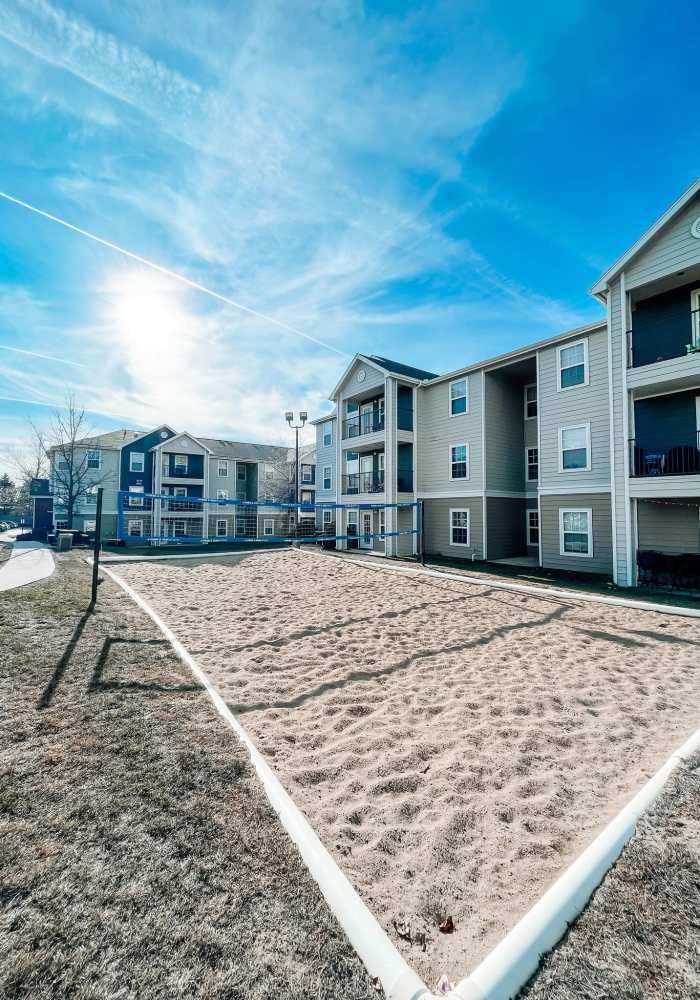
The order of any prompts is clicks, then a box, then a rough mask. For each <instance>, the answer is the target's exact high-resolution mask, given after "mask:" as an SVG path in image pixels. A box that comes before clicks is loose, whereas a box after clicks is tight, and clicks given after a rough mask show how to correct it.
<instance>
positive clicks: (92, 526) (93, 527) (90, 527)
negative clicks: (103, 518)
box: [83, 521, 97, 532]
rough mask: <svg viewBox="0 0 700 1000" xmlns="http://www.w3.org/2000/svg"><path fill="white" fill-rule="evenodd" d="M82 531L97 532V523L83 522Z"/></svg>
mask: <svg viewBox="0 0 700 1000" xmlns="http://www.w3.org/2000/svg"><path fill="white" fill-rule="evenodd" d="M83 531H88V532H90V531H97V521H83Z"/></svg>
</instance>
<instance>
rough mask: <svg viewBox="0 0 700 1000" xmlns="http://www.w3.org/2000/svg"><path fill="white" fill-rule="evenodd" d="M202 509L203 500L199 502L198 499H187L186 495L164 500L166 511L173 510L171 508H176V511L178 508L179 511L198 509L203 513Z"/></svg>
mask: <svg viewBox="0 0 700 1000" xmlns="http://www.w3.org/2000/svg"><path fill="white" fill-rule="evenodd" d="M202 509H203V505H202V501H201V500H200V501H199V502H197V501H196V500H187V499H186V498H185V497H178V498H177V499H176V500H164V501H163V510H164V511H166V510H167V511H171V510H174V511H177V510H179V511H198V512H199V513H200V514H201V513H202Z"/></svg>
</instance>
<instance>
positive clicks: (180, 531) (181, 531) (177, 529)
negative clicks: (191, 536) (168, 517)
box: [173, 521, 185, 538]
mask: <svg viewBox="0 0 700 1000" xmlns="http://www.w3.org/2000/svg"><path fill="white" fill-rule="evenodd" d="M173 535H175V537H176V538H184V537H185V522H184V521H173Z"/></svg>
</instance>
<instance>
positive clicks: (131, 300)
mask: <svg viewBox="0 0 700 1000" xmlns="http://www.w3.org/2000/svg"><path fill="white" fill-rule="evenodd" d="M107 298H108V306H107V311H108V324H109V328H110V330H111V331H112V334H113V337H114V339H115V341H116V344H115V346H116V347H117V348H118V349H120V351H121V352H122V353H123V354H124V355H126V360H128V362H129V363H131V364H134V363H138V364H149V363H153V362H157V363H160V364H163V363H164V361H165V359H166V358H167V356H168V354H169V353H170V356H171V357H172V355H173V353H174V349H177V347H178V346H179V347H180V348H182V347H183V346H184V341H185V340H186V339H187V331H188V325H189V324H188V322H187V318H188V317H187V313H186V311H185V309H184V308H183V306H182V303H181V301H180V298H179V297H178V293H177V291H176V290H175V289H174V288H173V285H172V283H171V282H168V281H167V279H165V278H162V277H160V276H158V275H153V274H148V273H143V272H135V273H134V272H132V273H129V272H127V273H121V274H118V275H115V276H114V277H113V278H112V279H110V281H109V283H108V287H107Z"/></svg>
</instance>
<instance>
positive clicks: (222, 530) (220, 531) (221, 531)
mask: <svg viewBox="0 0 700 1000" xmlns="http://www.w3.org/2000/svg"><path fill="white" fill-rule="evenodd" d="M216 534H217V537H218V538H222V537H223V536H224V535H227V534H228V528H227V526H226V521H225V520H224V519H223V518H222V519H221V520H219V521H217V522H216Z"/></svg>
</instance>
